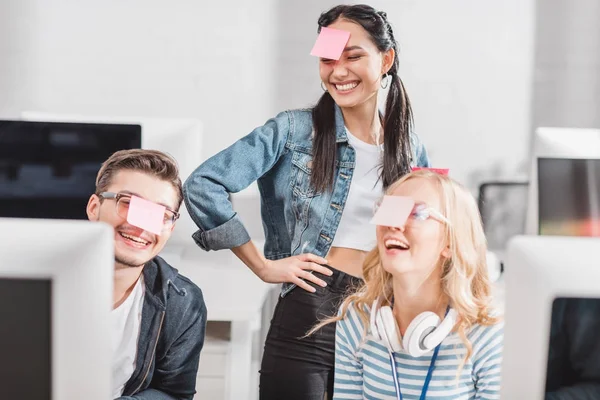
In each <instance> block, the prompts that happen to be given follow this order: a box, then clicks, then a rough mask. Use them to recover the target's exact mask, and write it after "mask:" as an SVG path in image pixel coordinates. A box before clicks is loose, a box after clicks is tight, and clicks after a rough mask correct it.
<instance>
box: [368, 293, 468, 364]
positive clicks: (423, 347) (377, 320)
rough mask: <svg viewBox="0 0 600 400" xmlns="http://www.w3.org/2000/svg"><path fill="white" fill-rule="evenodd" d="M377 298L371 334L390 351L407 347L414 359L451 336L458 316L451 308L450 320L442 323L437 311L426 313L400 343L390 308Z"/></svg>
mask: <svg viewBox="0 0 600 400" xmlns="http://www.w3.org/2000/svg"><path fill="white" fill-rule="evenodd" d="M379 303H380V299H379V298H377V299H376V300H375V301H374V302H373V306H372V307H371V323H370V325H371V333H372V334H373V336H375V338H376V339H377V340H381V341H383V343H384V344H385V346H386V347H387V349H388V350H389V351H390V352H392V353H397V352H399V351H400V350H402V349H403V348H404V349H405V350H406V352H407V353H408V354H410V355H411V356H412V357H420V356H422V355H424V354H426V353H428V352H430V351H432V350H433V349H434V348H435V347H436V346H437V345H438V344H440V343H441V342H442V340H444V339H445V338H446V336H448V334H450V332H451V331H452V329H453V328H454V325H455V324H456V320H457V317H458V313H457V312H456V311H455V310H454V309H452V308H450V309H449V310H448V313H447V314H446V317H445V318H444V320H443V321H441V322H440V317H438V315H437V314H436V313H434V312H431V311H425V312H423V313H421V314H419V315H417V317H416V318H415V319H413V320H412V321H411V323H410V324H409V325H408V328H407V329H406V332H405V334H404V337H403V338H402V343H400V332H399V331H400V329H399V328H398V324H396V319H395V318H394V314H393V313H392V309H391V308H390V307H389V306H384V307H379Z"/></svg>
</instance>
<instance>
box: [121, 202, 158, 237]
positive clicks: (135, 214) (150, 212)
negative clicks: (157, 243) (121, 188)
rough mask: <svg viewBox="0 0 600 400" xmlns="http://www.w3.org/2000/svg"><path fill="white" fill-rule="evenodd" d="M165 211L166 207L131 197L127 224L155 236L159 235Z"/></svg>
mask: <svg viewBox="0 0 600 400" xmlns="http://www.w3.org/2000/svg"><path fill="white" fill-rule="evenodd" d="M165 209H166V207H165V206H161V205H160V204H156V203H153V202H151V201H148V200H145V199H142V198H141V197H137V196H131V201H130V202H129V211H128V212H127V222H129V223H130V224H131V225H134V226H137V227H138V228H142V229H143V230H145V231H148V232H152V233H154V234H155V235H160V234H161V232H162V228H163V223H164V218H165Z"/></svg>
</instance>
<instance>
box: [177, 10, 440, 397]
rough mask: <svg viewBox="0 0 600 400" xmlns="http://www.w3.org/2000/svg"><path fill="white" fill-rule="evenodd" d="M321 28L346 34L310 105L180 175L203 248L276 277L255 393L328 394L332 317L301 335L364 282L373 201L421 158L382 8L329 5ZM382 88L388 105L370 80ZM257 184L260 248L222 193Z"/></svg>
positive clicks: (325, 63) (268, 278)
mask: <svg viewBox="0 0 600 400" xmlns="http://www.w3.org/2000/svg"><path fill="white" fill-rule="evenodd" d="M318 24H319V28H318V31H319V32H320V31H321V28H322V27H329V28H335V29H340V30H345V31H349V32H350V39H349V40H348V43H347V44H346V47H345V50H344V52H343V54H342V56H341V57H340V59H339V60H337V61H335V60H329V59H320V62H319V73H320V78H321V80H322V83H321V86H322V87H323V89H324V90H325V93H324V94H323V96H322V97H321V99H320V100H319V101H318V103H317V105H316V106H315V107H314V108H312V109H307V110H292V111H285V112H282V113H280V114H279V115H277V116H276V117H275V118H272V119H270V120H269V121H267V122H266V123H265V125H263V126H261V127H258V128H256V129H255V130H254V131H252V132H251V133H250V134H249V135H247V136H245V137H244V138H242V139H240V140H239V141H237V142H236V143H234V144H233V145H232V146H230V147H229V148H227V149H225V150H223V151H221V152H220V153H218V154H217V155H215V156H213V157H212V158H210V159H208V160H207V161H206V162H204V163H203V164H202V165H201V166H200V167H198V168H197V169H196V170H195V171H194V172H193V173H192V175H191V176H190V177H189V178H188V180H187V181H186V182H185V184H184V199H185V204H186V207H187V209H188V211H189V213H190V215H191V217H192V219H193V220H194V222H195V223H196V224H197V225H198V227H199V230H198V231H197V232H196V233H194V235H193V238H194V240H195V241H196V243H197V244H198V245H199V246H200V247H201V248H203V249H205V250H219V249H231V250H232V251H233V252H234V253H235V254H236V255H237V256H238V257H239V258H240V260H242V261H243V262H244V263H245V264H246V265H247V266H248V267H249V268H250V269H251V270H252V271H253V272H254V273H255V274H256V275H257V276H258V277H259V278H260V279H262V280H263V281H265V282H272V283H283V288H282V292H281V296H280V298H279V302H278V304H277V307H276V309H275V313H274V316H273V319H272V321H271V327H270V329H269V333H268V337H267V340H266V344H265V351H264V356H263V360H262V365H261V371H260V372H261V377H260V398H261V399H288V400H289V399H302V400H311V399H315V400H317V399H318V400H322V399H323V397H324V395H325V393H327V396H328V398H331V396H332V394H333V390H332V388H333V369H334V350H335V326H333V325H328V326H326V327H324V328H323V329H321V330H319V331H318V332H316V333H314V334H313V335H310V336H306V333H307V332H308V331H309V330H310V328H312V327H313V326H314V325H315V324H316V323H317V322H318V321H319V320H320V319H323V318H326V317H330V316H332V315H335V314H336V313H337V306H338V305H339V303H340V302H341V300H342V297H343V295H344V294H345V293H347V291H348V290H349V289H351V288H353V287H356V286H358V285H359V284H360V282H361V279H360V277H361V275H362V263H363V261H364V259H365V255H366V253H367V251H369V250H371V249H372V248H373V246H374V245H375V229H374V227H373V226H372V225H369V224H368V222H369V220H370V217H371V216H372V212H373V205H374V203H375V201H376V199H377V198H378V197H380V196H381V195H382V193H383V190H384V189H385V188H387V187H388V186H389V185H390V184H391V183H392V182H394V181H396V180H397V179H398V178H399V177H400V176H402V175H404V174H406V173H407V172H409V171H410V169H411V167H412V166H420V167H427V166H429V162H428V159H427V154H426V151H425V149H424V147H423V145H422V144H421V142H420V141H419V139H418V137H417V136H416V135H415V134H414V133H412V131H411V122H412V113H411V108H410V102H409V100H408V97H407V95H406V93H405V91H404V87H403V85H402V82H401V81H400V78H399V77H398V76H397V72H398V55H397V44H396V41H395V39H394V36H393V32H392V27H391V26H390V24H389V22H388V21H387V17H386V14H385V13H384V12H378V11H376V10H375V9H373V8H371V7H370V6H366V5H351V6H345V5H343V6H337V7H334V8H332V9H331V10H329V11H327V12H325V13H323V14H322V15H321V16H320V18H319V22H318ZM380 88H383V89H387V88H389V93H388V95H387V101H386V109H385V113H384V114H383V115H382V114H381V113H380V112H379V109H378V106H377V96H378V92H379V89H380ZM254 181H257V184H258V188H259V190H260V194H261V216H262V220H263V227H264V231H265V240H266V242H265V246H264V256H263V254H262V253H261V252H260V251H259V250H258V249H257V247H256V246H255V244H254V243H253V242H252V240H251V238H250V236H249V235H248V232H247V230H246V229H245V228H244V226H243V224H242V222H241V220H240V219H239V217H238V216H237V215H236V213H235V211H234V210H233V208H232V205H231V202H230V199H229V193H236V192H239V191H241V190H242V189H244V188H246V187H247V186H249V185H250V184H251V183H253V182H254Z"/></svg>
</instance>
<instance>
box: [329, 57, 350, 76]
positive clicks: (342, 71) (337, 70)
mask: <svg viewBox="0 0 600 400" xmlns="http://www.w3.org/2000/svg"><path fill="white" fill-rule="evenodd" d="M332 75H333V76H334V77H342V76H346V75H348V68H346V63H344V62H343V61H342V60H338V61H336V62H335V64H333V73H332Z"/></svg>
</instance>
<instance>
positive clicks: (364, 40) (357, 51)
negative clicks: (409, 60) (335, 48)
mask: <svg viewBox="0 0 600 400" xmlns="http://www.w3.org/2000/svg"><path fill="white" fill-rule="evenodd" d="M328 28H333V29H340V30H344V31H348V32H350V39H349V41H348V43H347V44H346V48H345V50H344V52H343V54H342V56H341V57H340V59H339V60H337V61H336V60H329V59H324V58H322V59H320V61H319V74H320V76H321V80H322V81H323V83H324V84H325V87H326V88H327V91H328V92H329V93H330V94H331V96H332V97H333V99H334V100H335V102H336V103H337V105H338V106H340V107H341V108H351V107H355V106H358V105H362V104H364V103H366V102H369V101H373V102H376V101H377V92H378V90H379V88H380V80H381V76H382V75H383V74H384V73H386V72H387V71H388V70H389V69H390V67H391V65H392V63H393V61H394V57H395V53H394V50H393V49H390V50H388V51H386V52H383V53H382V52H380V51H379V49H378V48H377V46H376V45H375V43H373V40H372V39H371V37H370V35H369V33H368V32H367V31H366V30H365V29H364V28H363V27H362V26H360V25H359V24H357V23H355V22H351V21H349V20H346V19H343V18H339V19H337V20H336V21H334V22H333V23H332V24H330V25H329V26H328Z"/></svg>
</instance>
